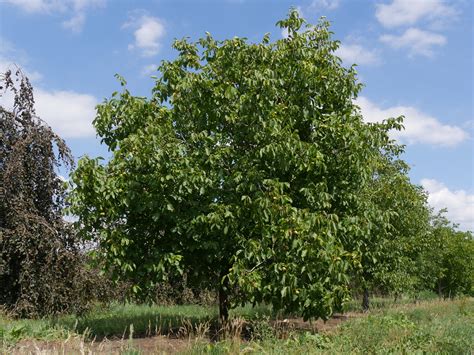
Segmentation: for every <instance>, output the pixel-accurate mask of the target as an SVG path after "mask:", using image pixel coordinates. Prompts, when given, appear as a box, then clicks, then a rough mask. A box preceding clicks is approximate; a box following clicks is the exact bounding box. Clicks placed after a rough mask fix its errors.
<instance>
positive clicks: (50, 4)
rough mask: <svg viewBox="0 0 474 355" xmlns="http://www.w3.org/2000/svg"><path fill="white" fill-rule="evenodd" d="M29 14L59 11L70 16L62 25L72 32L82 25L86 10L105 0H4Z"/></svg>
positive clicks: (96, 6) (79, 28)
mask: <svg viewBox="0 0 474 355" xmlns="http://www.w3.org/2000/svg"><path fill="white" fill-rule="evenodd" d="M4 1H5V2H6V3H8V4H11V5H13V6H16V7H18V8H19V9H21V10H22V11H25V12H27V13H30V14H49V15H51V14H56V13H60V14H63V15H64V16H68V17H70V18H69V19H68V20H64V21H63V22H62V26H63V27H64V28H66V29H68V30H71V31H72V32H74V33H79V32H81V31H82V29H83V27H84V23H85V20H86V12H87V11H88V10H89V9H92V8H98V7H103V6H105V3H106V0H4Z"/></svg>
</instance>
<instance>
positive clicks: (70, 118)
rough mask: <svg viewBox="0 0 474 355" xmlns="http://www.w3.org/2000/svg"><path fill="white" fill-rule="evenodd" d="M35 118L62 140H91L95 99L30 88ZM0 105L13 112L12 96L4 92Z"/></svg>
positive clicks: (87, 96) (72, 93)
mask: <svg viewBox="0 0 474 355" xmlns="http://www.w3.org/2000/svg"><path fill="white" fill-rule="evenodd" d="M33 95H34V98H35V109H36V114H37V116H38V117H40V118H41V119H42V120H43V121H45V122H46V123H47V124H48V125H49V126H50V127H51V128H52V129H53V131H54V132H56V133H57V134H59V135H60V136H61V137H63V138H80V137H91V136H94V135H95V130H94V128H93V126H92V120H93V119H94V118H95V114H96V111H95V106H96V105H97V104H98V101H97V99H96V98H95V97H94V96H92V95H88V94H81V93H77V92H74V91H48V90H44V89H41V88H34V89H33ZM0 105H1V106H3V107H5V108H6V109H8V110H11V109H12V108H13V96H12V95H11V94H10V93H9V92H7V94H6V95H3V96H1V97H0Z"/></svg>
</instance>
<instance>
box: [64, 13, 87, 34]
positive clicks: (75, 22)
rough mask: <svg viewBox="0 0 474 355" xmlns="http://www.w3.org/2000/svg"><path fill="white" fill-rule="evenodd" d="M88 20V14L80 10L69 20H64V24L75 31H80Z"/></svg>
mask: <svg viewBox="0 0 474 355" xmlns="http://www.w3.org/2000/svg"><path fill="white" fill-rule="evenodd" d="M85 21H86V15H85V14H84V13H83V12H79V13H78V14H77V15H74V16H73V17H71V18H70V19H69V20H67V21H63V22H62V25H63V27H64V28H66V29H69V30H71V31H72V32H74V33H79V32H81V31H82V28H83V27H84V23H85Z"/></svg>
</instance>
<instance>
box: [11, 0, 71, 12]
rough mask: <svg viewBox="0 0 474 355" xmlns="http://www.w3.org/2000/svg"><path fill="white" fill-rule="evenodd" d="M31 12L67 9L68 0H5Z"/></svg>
mask: <svg viewBox="0 0 474 355" xmlns="http://www.w3.org/2000/svg"><path fill="white" fill-rule="evenodd" d="M5 2H6V3H7V4H11V5H14V6H17V7H19V8H20V9H21V10H23V11H26V12H29V13H53V12H63V11H65V10H66V8H67V5H66V1H61V0H5Z"/></svg>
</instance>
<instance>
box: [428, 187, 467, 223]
mask: <svg viewBox="0 0 474 355" xmlns="http://www.w3.org/2000/svg"><path fill="white" fill-rule="evenodd" d="M421 185H422V186H423V188H424V189H425V190H426V191H427V192H428V194H429V195H428V203H429V204H430V206H431V207H433V208H434V209H435V211H439V210H441V209H443V208H447V209H448V212H447V217H448V218H449V219H450V220H451V221H452V222H455V223H458V224H459V226H460V228H462V229H464V230H470V231H474V194H469V193H468V192H466V191H465V190H454V191H453V190H450V189H449V188H448V187H447V186H446V185H445V184H443V183H442V182H439V181H437V180H434V179H423V180H421Z"/></svg>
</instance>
